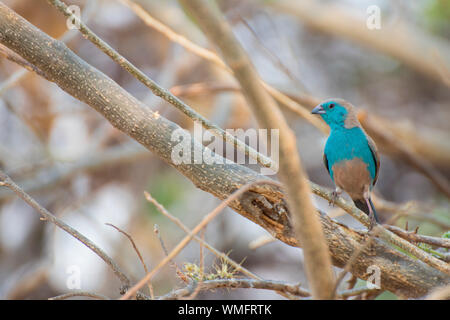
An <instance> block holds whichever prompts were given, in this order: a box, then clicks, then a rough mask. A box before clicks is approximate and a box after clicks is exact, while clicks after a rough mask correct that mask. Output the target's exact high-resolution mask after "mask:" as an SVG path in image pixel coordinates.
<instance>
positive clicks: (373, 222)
mask: <svg viewBox="0 0 450 320" xmlns="http://www.w3.org/2000/svg"><path fill="white" fill-rule="evenodd" d="M364 200H365V201H366V203H367V207H368V208H369V219H370V224H369V231H371V230H372V229H373V227H374V226H375V224H376V223H377V221H376V219H375V214H374V213H373V210H372V206H371V205H370V201H369V197H368V196H367V197H366V195H364Z"/></svg>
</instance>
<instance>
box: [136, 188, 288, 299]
mask: <svg viewBox="0 0 450 320" xmlns="http://www.w3.org/2000/svg"><path fill="white" fill-rule="evenodd" d="M144 196H145V199H146V200H147V201H149V202H150V203H152V204H153V205H154V206H155V207H156V209H158V211H159V212H160V213H162V214H163V215H164V216H165V217H167V218H168V219H169V220H170V221H172V222H173V223H175V224H176V225H177V226H178V227H180V228H181V229H182V230H183V231H184V232H186V233H187V234H191V233H192V231H191V230H190V229H189V228H188V227H186V225H184V224H183V222H182V221H181V220H180V219H178V218H177V217H175V216H174V215H172V214H171V213H170V212H169V211H167V209H166V208H164V206H163V205H162V204H160V203H159V202H158V201H156V199H154V198H153V197H152V196H151V195H150V193H148V192H147V191H144ZM193 239H194V240H195V241H197V242H198V243H200V244H201V245H203V246H205V248H207V249H208V250H209V251H211V252H212V253H213V254H214V255H215V256H216V257H218V258H219V259H222V260H223V261H225V262H226V263H228V264H229V265H231V266H232V267H233V268H234V269H235V270H236V271H239V272H241V273H243V274H245V275H246V276H248V277H251V278H253V279H256V280H263V279H262V278H261V277H259V276H258V275H256V274H254V273H253V272H251V271H250V270H248V269H246V268H244V267H243V266H242V264H240V263H237V262H236V261H234V260H233V259H231V258H230V257H229V256H228V255H227V254H225V253H223V252H220V251H219V250H217V249H216V248H214V247H213V246H211V245H210V244H209V243H208V242H206V241H204V239H202V238H200V237H198V236H194V238H193ZM279 294H280V295H282V296H284V297H285V298H288V299H291V298H292V297H290V296H288V295H286V294H285V293H283V292H279Z"/></svg>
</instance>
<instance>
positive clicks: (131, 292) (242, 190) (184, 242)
mask: <svg viewBox="0 0 450 320" xmlns="http://www.w3.org/2000/svg"><path fill="white" fill-rule="evenodd" d="M262 183H264V184H265V183H272V181H271V180H260V181H255V182H252V183H249V184H247V185H245V186H243V187H241V188H240V189H238V190H237V191H235V192H234V193H233V194H231V195H230V196H229V197H228V198H227V199H225V200H224V201H222V202H221V203H220V204H219V205H218V206H217V207H216V208H215V209H214V210H213V211H211V212H210V213H209V214H208V215H206V216H205V217H204V218H203V219H202V221H201V222H200V223H199V224H198V225H197V226H196V227H195V228H194V229H193V230H192V232H191V233H189V234H188V235H187V236H186V237H184V239H183V240H181V241H180V242H179V243H178V245H177V246H176V247H175V248H174V249H173V250H172V251H171V252H170V253H169V255H167V256H166V257H165V258H164V259H163V260H162V261H161V262H160V263H159V264H158V265H157V266H156V267H155V268H154V269H153V270H152V271H151V272H150V273H148V274H147V275H146V276H145V277H144V278H142V279H141V280H140V281H139V282H138V283H137V284H136V285H134V286H133V287H132V288H131V289H130V290H129V291H128V292H127V293H126V294H124V295H123V296H122V297H121V298H120V299H121V300H127V299H129V298H130V297H132V296H133V295H134V294H135V293H136V292H137V291H138V290H139V289H140V288H142V286H143V285H145V283H147V281H149V280H150V279H151V278H152V277H153V276H154V275H155V274H156V273H157V272H158V271H159V270H160V269H161V268H162V267H163V266H165V265H166V264H167V263H168V262H169V261H170V260H171V259H173V258H174V257H176V256H177V255H178V254H179V253H180V251H181V250H182V249H183V248H184V247H185V246H186V245H187V244H188V243H189V242H190V241H191V240H192V239H193V238H194V236H195V235H196V234H197V233H198V232H200V230H202V229H203V228H204V227H205V226H206V225H208V223H210V222H211V221H212V220H213V219H214V218H215V217H216V216H217V215H218V214H219V213H221V212H222V210H223V209H224V208H225V207H226V206H227V205H228V204H229V203H230V202H232V201H234V200H235V199H237V198H238V197H239V196H241V195H242V194H243V193H245V192H246V191H248V190H250V189H251V187H253V186H254V185H255V184H262Z"/></svg>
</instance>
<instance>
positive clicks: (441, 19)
mask: <svg viewBox="0 0 450 320" xmlns="http://www.w3.org/2000/svg"><path fill="white" fill-rule="evenodd" d="M425 18H426V19H427V22H428V23H429V25H430V28H431V30H432V31H433V32H436V33H438V34H441V35H443V36H447V37H450V1H448V0H432V1H430V2H429V5H428V7H427V8H426V10H425Z"/></svg>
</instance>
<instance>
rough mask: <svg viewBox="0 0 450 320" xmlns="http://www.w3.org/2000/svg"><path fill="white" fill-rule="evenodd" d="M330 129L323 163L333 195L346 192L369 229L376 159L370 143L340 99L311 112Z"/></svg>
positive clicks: (348, 106)
mask: <svg viewBox="0 0 450 320" xmlns="http://www.w3.org/2000/svg"><path fill="white" fill-rule="evenodd" d="M312 113H313V114H319V115H320V116H321V117H322V119H323V120H324V121H325V122H326V123H327V124H328V125H329V126H330V129H331V132H330V135H329V137H328V139H327V143H326V145H325V151H324V154H323V161H324V163H325V167H326V168H327V170H328V173H329V174H330V177H331V179H332V180H333V182H334V184H335V185H336V189H335V191H334V192H333V196H334V197H337V196H338V195H339V194H340V193H342V190H344V191H345V192H347V193H348V195H349V196H350V197H351V198H352V200H353V202H354V203H355V205H356V207H358V208H359V209H360V210H362V211H364V212H365V213H366V214H367V215H368V216H369V218H370V221H371V225H370V227H369V229H372V228H373V226H374V225H375V223H376V222H377V223H379V220H378V217H377V213H376V211H375V207H374V205H373V203H372V200H371V199H370V192H371V191H372V188H373V186H374V185H375V183H376V182H377V178H378V171H379V167H380V158H379V157H378V151H377V147H376V145H375V143H374V142H373V140H372V139H371V138H370V137H369V136H368V135H367V133H366V132H365V131H364V129H363V128H362V127H361V124H360V123H359V121H358V119H357V117H356V112H355V108H354V107H353V105H351V104H350V103H349V102H347V101H345V100H342V99H330V100H327V101H325V102H322V103H321V104H319V105H318V106H317V107H315V108H314V109H313V110H312Z"/></svg>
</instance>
